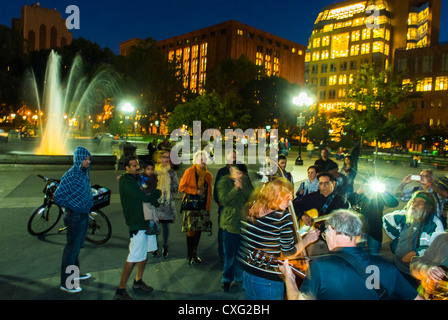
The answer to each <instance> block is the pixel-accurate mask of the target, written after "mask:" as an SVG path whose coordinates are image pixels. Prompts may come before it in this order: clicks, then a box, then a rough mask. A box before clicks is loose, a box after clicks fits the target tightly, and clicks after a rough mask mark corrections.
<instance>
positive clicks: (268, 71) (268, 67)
mask: <svg viewBox="0 0 448 320" xmlns="http://www.w3.org/2000/svg"><path fill="white" fill-rule="evenodd" d="M271 67H272V63H271V56H270V55H268V54H267V55H266V59H265V63H264V68H265V70H266V74H267V76H268V77H270V76H271V73H272V69H271Z"/></svg>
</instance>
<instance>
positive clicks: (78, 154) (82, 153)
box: [73, 147, 92, 167]
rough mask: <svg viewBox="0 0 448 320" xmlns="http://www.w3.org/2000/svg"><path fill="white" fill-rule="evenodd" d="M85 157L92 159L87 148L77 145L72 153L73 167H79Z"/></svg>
mask: <svg viewBox="0 0 448 320" xmlns="http://www.w3.org/2000/svg"><path fill="white" fill-rule="evenodd" d="M86 157H90V160H92V155H91V154H90V152H89V150H87V149H86V148H83V147H77V148H76V150H75V153H74V154H73V162H74V165H75V167H81V164H82V162H83V161H84V160H85V159H86ZM89 167H90V165H89Z"/></svg>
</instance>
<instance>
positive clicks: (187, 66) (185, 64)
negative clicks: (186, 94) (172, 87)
mask: <svg viewBox="0 0 448 320" xmlns="http://www.w3.org/2000/svg"><path fill="white" fill-rule="evenodd" d="M190 53H191V48H190V47H185V48H184V53H183V63H182V67H183V70H184V79H183V85H184V88H185V89H187V88H188V81H189V74H190Z"/></svg>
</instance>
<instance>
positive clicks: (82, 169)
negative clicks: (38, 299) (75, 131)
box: [54, 147, 93, 293]
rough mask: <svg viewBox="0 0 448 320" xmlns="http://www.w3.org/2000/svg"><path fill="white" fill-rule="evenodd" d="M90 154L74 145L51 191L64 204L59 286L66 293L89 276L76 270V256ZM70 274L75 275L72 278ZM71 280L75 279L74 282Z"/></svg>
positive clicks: (88, 203) (82, 233)
mask: <svg viewBox="0 0 448 320" xmlns="http://www.w3.org/2000/svg"><path fill="white" fill-rule="evenodd" d="M91 157H92V156H91V154H90V152H89V151H88V150H87V149H85V148H83V147H77V148H76V150H75V153H74V156H73V162H74V164H73V167H71V168H70V169H69V170H68V171H67V172H66V173H65V174H64V176H63V177H62V179H61V182H60V184H59V186H58V188H57V189H56V192H55V194H54V200H55V201H56V203H57V204H59V205H60V206H61V207H63V208H65V210H64V211H65V214H64V223H65V225H66V227H67V245H66V246H65V248H64V253H63V255H62V266H61V287H60V288H61V290H62V291H66V292H70V293H76V292H80V291H81V290H82V289H81V287H80V286H79V282H77V281H76V280H83V279H87V278H89V277H90V274H89V273H87V274H82V275H81V274H79V260H78V256H79V251H80V250H81V248H82V247H83V246H84V241H85V238H86V233H87V229H88V226H89V213H90V210H91V208H92V206H93V196H92V191H91V186H90V162H91ZM73 267H75V268H77V269H73ZM75 271H76V272H77V273H75ZM73 275H77V277H75V278H74V279H72V278H73ZM72 280H75V281H74V283H72Z"/></svg>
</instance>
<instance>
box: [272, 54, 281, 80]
mask: <svg viewBox="0 0 448 320" xmlns="http://www.w3.org/2000/svg"><path fill="white" fill-rule="evenodd" d="M279 74H280V59H279V58H278V57H274V72H273V75H274V76H277V77H278V76H279Z"/></svg>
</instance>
